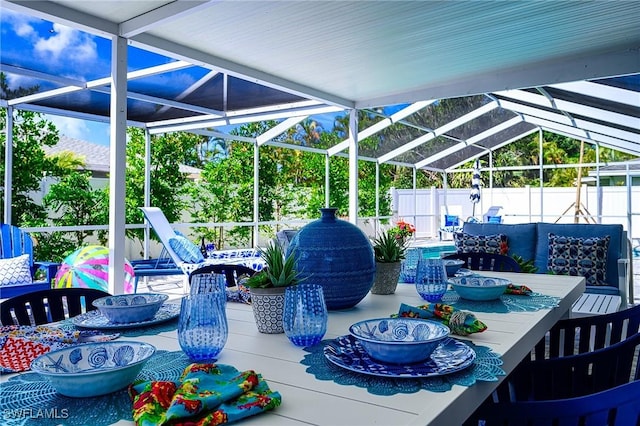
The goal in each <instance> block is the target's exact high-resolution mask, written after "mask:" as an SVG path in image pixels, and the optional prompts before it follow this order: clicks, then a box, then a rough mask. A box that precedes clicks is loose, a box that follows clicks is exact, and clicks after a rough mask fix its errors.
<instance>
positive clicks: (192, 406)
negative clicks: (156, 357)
mask: <svg viewBox="0 0 640 426" xmlns="http://www.w3.org/2000/svg"><path fill="white" fill-rule="evenodd" d="M129 395H130V396H131V399H132V401H133V420H134V421H135V422H136V424H137V425H139V426H156V425H165V424H171V425H189V426H212V425H219V424H223V423H231V422H234V421H237V420H240V419H243V418H245V417H249V416H253V415H256V414H260V413H262V412H264V411H267V410H272V409H274V408H276V407H277V406H279V405H280V403H281V401H282V397H281V396H280V394H279V393H278V392H274V391H272V390H271V389H269V386H268V385H267V382H265V381H264V379H263V378H262V376H261V375H260V374H257V373H256V372H255V371H253V370H247V371H242V372H240V371H238V370H236V369H235V368H234V367H232V366H230V365H224V364H191V365H189V366H188V367H187V368H186V369H185V370H184V372H183V373H182V376H181V377H180V380H179V382H172V381H144V382H136V383H133V384H132V385H131V386H129Z"/></svg>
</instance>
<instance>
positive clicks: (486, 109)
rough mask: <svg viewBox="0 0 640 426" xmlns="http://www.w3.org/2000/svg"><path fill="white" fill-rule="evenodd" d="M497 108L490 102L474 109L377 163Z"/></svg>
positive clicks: (390, 153)
mask: <svg viewBox="0 0 640 426" xmlns="http://www.w3.org/2000/svg"><path fill="white" fill-rule="evenodd" d="M497 107H498V103H497V102H495V101H491V102H489V103H487V104H485V105H483V106H481V107H480V108H476V109H475V110H473V111H471V112H469V113H467V114H465V115H463V116H462V117H458V118H456V119H455V120H453V121H450V122H448V123H447V124H445V125H444V126H441V127H438V128H437V129H435V130H434V131H433V133H430V134H427V135H423V136H420V137H419V138H417V139H414V140H412V141H411V142H408V143H406V144H404V145H403V146H401V147H399V148H396V149H394V150H393V151H391V152H388V153H387V154H385V155H382V156H380V158H379V159H378V161H379V162H380V163H385V162H387V161H388V160H390V159H392V158H395V157H397V156H399V155H401V154H404V153H405V152H407V151H410V150H412V149H414V148H416V147H418V146H420V145H422V144H424V143H426V142H428V141H430V140H431V139H433V138H435V137H437V136H440V135H443V134H445V133H447V132H449V131H451V130H453V129H455V128H456V127H459V126H461V125H463V124H464V123H467V122H469V121H471V120H473V119H475V118H478V117H480V116H481V115H483V114H486V113H487V112H489V111H491V110H494V109H496V108H497Z"/></svg>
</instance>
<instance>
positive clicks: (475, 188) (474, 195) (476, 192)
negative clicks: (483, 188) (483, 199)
mask: <svg viewBox="0 0 640 426" xmlns="http://www.w3.org/2000/svg"><path fill="white" fill-rule="evenodd" d="M469 199H470V200H471V202H472V203H473V213H472V215H471V216H474V217H475V215H476V204H478V203H479V202H480V161H478V160H476V162H475V163H474V164H473V177H472V178H471V193H470V194H469Z"/></svg>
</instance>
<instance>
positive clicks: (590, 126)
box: [502, 100, 640, 143]
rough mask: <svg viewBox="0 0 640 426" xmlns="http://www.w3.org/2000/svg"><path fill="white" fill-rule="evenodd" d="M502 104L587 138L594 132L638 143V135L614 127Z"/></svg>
mask: <svg viewBox="0 0 640 426" xmlns="http://www.w3.org/2000/svg"><path fill="white" fill-rule="evenodd" d="M502 104H503V106H504V107H505V108H508V109H510V110H511V111H517V112H519V113H521V114H525V115H528V116H531V117H539V118H542V119H545V120H549V121H553V122H557V123H559V124H562V125H567V126H571V127H575V128H576V129H580V130H582V131H583V132H585V135H586V136H588V135H589V133H590V132H596V133H600V134H603V135H610V136H613V137H615V138H618V139H624V140H628V141H631V142H635V143H640V135H638V134H637V133H633V132H629V131H626V130H620V129H617V128H615V127H609V126H605V125H602V124H598V123H593V122H591V121H587V120H583V119H573V118H568V117H567V116H566V115H564V114H562V113H560V112H559V111H558V112H557V113H553V112H550V111H546V110H542V109H538V108H535V107H530V106H527V105H523V104H519V103H517V102H511V101H505V100H503V101H502Z"/></svg>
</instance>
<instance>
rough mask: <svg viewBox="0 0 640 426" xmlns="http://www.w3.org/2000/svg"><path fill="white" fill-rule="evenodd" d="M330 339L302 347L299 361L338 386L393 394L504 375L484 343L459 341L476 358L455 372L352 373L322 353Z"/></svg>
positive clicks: (447, 387)
mask: <svg viewBox="0 0 640 426" xmlns="http://www.w3.org/2000/svg"><path fill="white" fill-rule="evenodd" d="M330 341H331V340H323V341H322V342H320V343H318V344H317V345H315V346H311V347H306V348H304V350H305V351H307V352H309V353H308V354H307V355H305V356H304V359H303V360H302V361H301V363H302V364H304V365H308V366H309V367H308V368H307V372H308V373H310V374H313V375H314V376H315V377H316V379H318V380H332V381H334V382H336V383H338V384H341V385H349V386H358V387H361V388H366V389H367V391H368V392H369V393H372V394H375V395H396V394H399V393H414V392H418V391H419V390H423V389H424V390H428V391H431V392H445V391H448V390H450V389H451V388H452V386H453V385H461V386H471V385H473V384H474V383H476V382H477V381H484V382H493V381H496V380H498V376H504V375H505V372H504V370H503V369H502V367H501V366H502V359H501V358H500V355H499V354H497V353H495V352H493V351H492V350H491V349H489V348H488V347H486V346H480V345H475V344H473V343H472V342H470V341H467V340H461V341H462V342H464V343H466V344H467V345H469V346H470V347H471V348H472V349H473V350H475V352H476V361H475V363H473V364H472V365H471V366H470V367H469V368H466V369H464V370H462V371H458V372H456V373H451V374H447V375H444V376H438V377H427V378H401V379H399V378H387V377H378V376H371V375H367V374H361V373H356V372H353V371H350V370H347V369H344V368H341V367H338V366H337V365H335V364H333V363H332V362H330V361H329V360H327V358H326V357H325V355H324V347H325V345H326V344H327V343H329V342H330Z"/></svg>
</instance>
